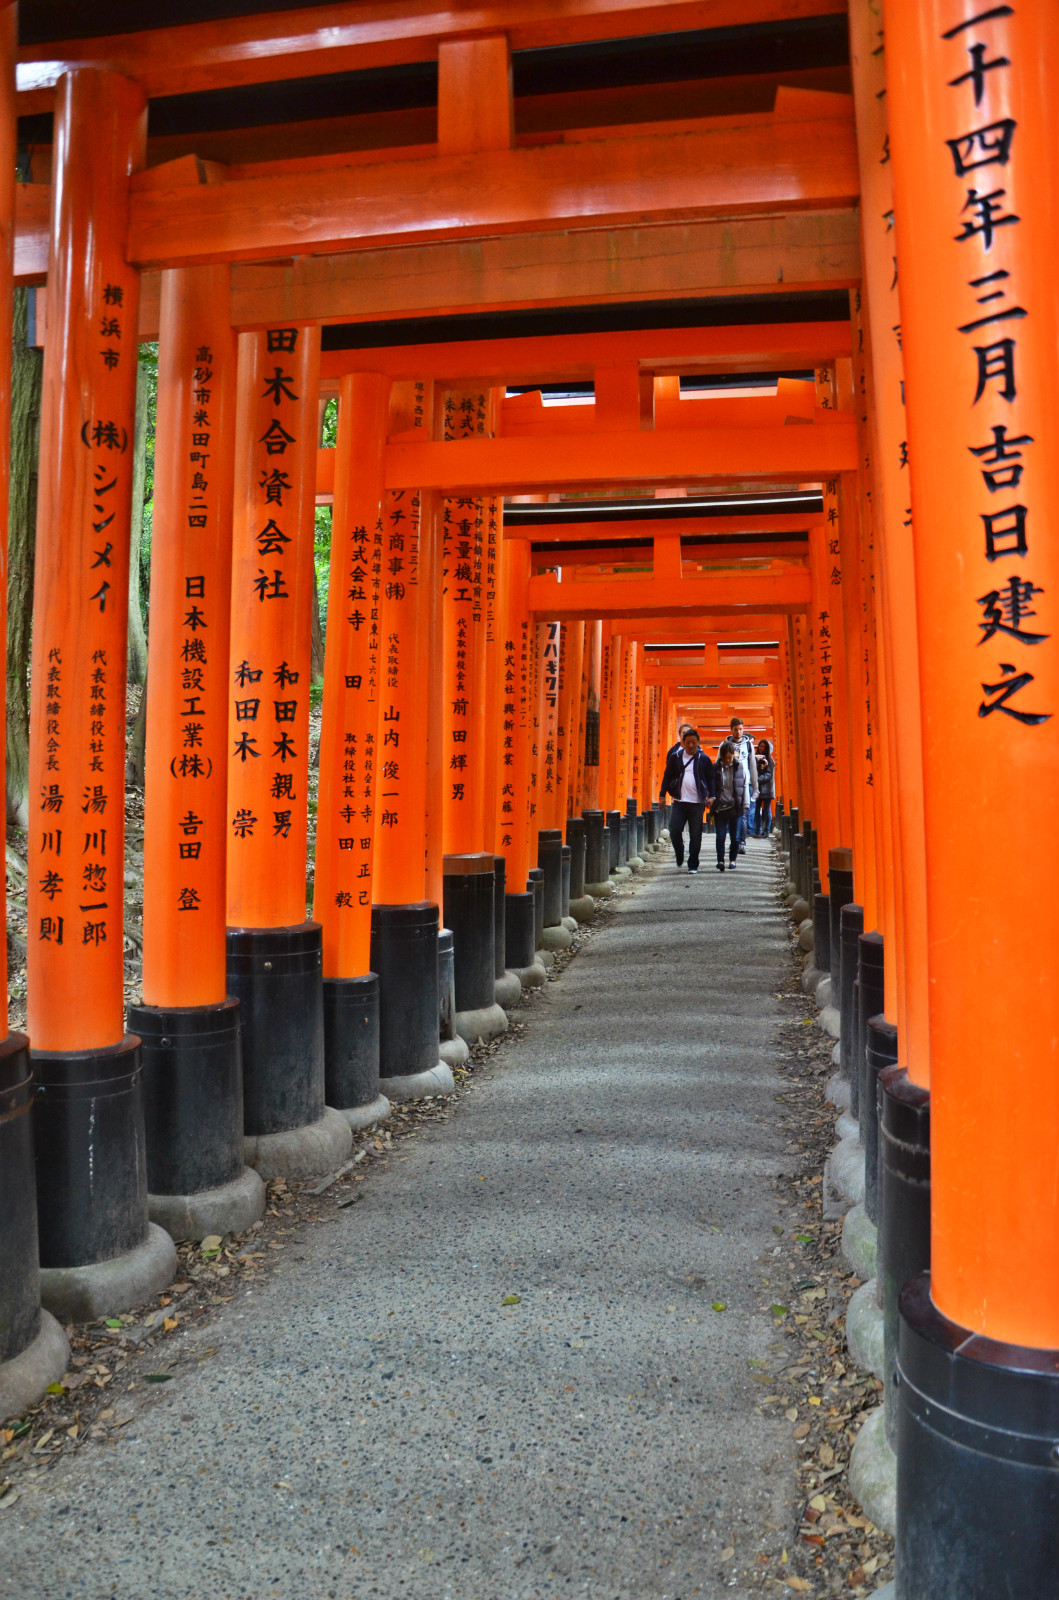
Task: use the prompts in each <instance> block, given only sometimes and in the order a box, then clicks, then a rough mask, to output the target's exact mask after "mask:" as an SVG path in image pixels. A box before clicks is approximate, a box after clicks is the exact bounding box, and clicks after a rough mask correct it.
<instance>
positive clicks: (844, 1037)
mask: <svg viewBox="0 0 1059 1600" xmlns="http://www.w3.org/2000/svg"><path fill="white" fill-rule="evenodd" d="M839 924H840V936H839V938H840V944H839V948H840V951H841V954H840V957H839V969H838V1010H839V1016H840V1017H841V1019H842V1021H841V1028H842V1032H841V1035H840V1056H839V1059H840V1063H841V1070H842V1076H843V1077H844V1078H845V1079H846V1080H847V1082H848V1083H849V1086H850V1111H851V1113H852V1114H853V1115H854V1116H856V1115H857V1108H858V1103H859V1093H860V1079H859V1076H854V1056H855V1053H856V1046H855V1034H856V1023H857V1012H856V998H857V993H856V982H857V940H858V939H859V938H860V936H861V934H862V933H863V932H864V910H863V907H861V906H858V905H846V906H843V907H842V912H841V916H840V918H839Z"/></svg>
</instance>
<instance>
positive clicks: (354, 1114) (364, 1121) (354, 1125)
mask: <svg viewBox="0 0 1059 1600" xmlns="http://www.w3.org/2000/svg"><path fill="white" fill-rule="evenodd" d="M469 1053H470V1052H468V1054H469ZM342 1115H343V1116H344V1117H345V1119H346V1121H347V1122H348V1123H349V1131H350V1132H351V1133H361V1132H362V1131H363V1130H364V1129H365V1128H374V1126H375V1124H376V1123H377V1122H386V1121H388V1119H389V1116H390V1102H389V1101H388V1100H387V1098H386V1096H385V1095H384V1094H377V1095H376V1096H375V1099H374V1100H372V1101H370V1102H369V1104H368V1105H366V1106H343V1108H342Z"/></svg>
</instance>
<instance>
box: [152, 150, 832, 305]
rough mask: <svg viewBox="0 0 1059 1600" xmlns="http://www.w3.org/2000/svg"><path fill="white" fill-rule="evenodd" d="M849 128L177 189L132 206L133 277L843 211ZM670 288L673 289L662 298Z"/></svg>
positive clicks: (506, 155) (501, 153)
mask: <svg viewBox="0 0 1059 1600" xmlns="http://www.w3.org/2000/svg"><path fill="white" fill-rule="evenodd" d="M857 193H858V175H857V155H856V144H855V137H854V132H853V126H852V123H849V122H845V121H836V120H833V119H831V120H821V121H817V122H813V121H806V122H784V121H775V120H773V119H771V118H769V119H762V120H760V121H758V122H755V123H743V124H738V125H735V126H725V127H722V128H709V129H708V130H706V131H703V130H702V129H700V130H697V131H695V132H686V133H679V134H658V135H654V136H649V137H643V138H632V139H605V140H598V141H597V140H589V141H585V142H576V143H572V144H554V145H544V146H539V147H536V148H530V149H518V150H491V151H483V152H480V153H478V154H475V155H470V156H466V155H462V156H436V157H434V158H433V159H430V160H422V161H395V162H380V163H378V164H377V165H368V166H355V167H343V168H339V169H337V170H336V169H332V168H328V169H326V170H325V171H322V172H312V171H310V172H299V173H297V174H283V175H273V176H270V177H262V178H243V179H239V180H236V181H233V182H230V183H223V184H209V185H203V186H193V185H185V186H181V187H174V188H172V189H156V190H150V191H148V192H146V193H139V194H136V195H135V196H133V198H132V202H131V206H130V219H129V245H128V251H129V258H130V260H132V261H134V262H136V263H137V264H138V265H140V266H141V267H152V266H154V267H158V266H183V265H191V264H193V263H196V262H207V261H217V260H222V259H230V260H233V261H249V260H254V259H259V260H260V259H267V258H268V257H270V256H272V257H275V256H282V255H304V254H307V253H326V252H329V251H335V250H343V249H345V250H351V249H357V248H360V247H362V246H365V245H379V244H382V243H393V244H397V243H411V242H413V241H422V242H426V241H427V240H430V239H442V238H453V237H456V236H458V237H459V238H460V239H461V240H465V241H467V243H468V245H469V244H470V243H471V241H472V240H473V237H474V236H475V235H479V234H482V235H484V234H496V233H516V232H528V231H535V230H546V229H553V228H555V229H560V228H568V227H577V226H579V225H580V226H585V225H586V224H587V223H589V222H591V223H592V225H593V226H599V227H606V226H612V225H614V224H617V223H632V222H640V223H644V222H666V221H673V220H675V219H677V218H684V217H703V216H709V215H713V216H721V215H723V216H726V217H729V216H730V217H739V216H747V215H754V214H759V213H765V212H770V211H811V210H836V209H845V208H847V207H850V206H852V205H853V203H854V201H855V200H856V197H857ZM670 292H672V291H670Z"/></svg>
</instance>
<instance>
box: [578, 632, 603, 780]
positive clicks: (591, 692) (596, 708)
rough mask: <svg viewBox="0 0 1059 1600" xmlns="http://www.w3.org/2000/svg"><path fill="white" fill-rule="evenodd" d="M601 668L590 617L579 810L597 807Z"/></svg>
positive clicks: (599, 642) (599, 636) (600, 643)
mask: <svg viewBox="0 0 1059 1600" xmlns="http://www.w3.org/2000/svg"><path fill="white" fill-rule="evenodd" d="M602 670H603V623H602V622H601V621H600V620H599V618H598V617H597V618H594V619H592V620H591V621H589V622H586V623H585V689H584V701H585V740H584V753H583V755H582V757H581V763H582V780H581V809H582V810H584V811H593V810H598V809H599V808H600V805H601V799H600V774H599V753H600V752H599V735H600V718H601V714H602V713H601V703H600V690H601V686H602Z"/></svg>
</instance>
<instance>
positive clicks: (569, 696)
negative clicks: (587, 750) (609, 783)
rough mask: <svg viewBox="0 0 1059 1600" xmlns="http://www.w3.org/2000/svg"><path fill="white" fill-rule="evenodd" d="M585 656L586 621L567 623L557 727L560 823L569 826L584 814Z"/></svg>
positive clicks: (564, 635)
mask: <svg viewBox="0 0 1059 1600" xmlns="http://www.w3.org/2000/svg"><path fill="white" fill-rule="evenodd" d="M584 656H585V624H584V622H565V623H564V624H563V636H562V647H561V650H560V655H559V664H560V670H559V725H558V728H557V730H556V739H557V743H558V751H557V754H558V762H557V768H556V791H557V793H556V811H555V815H556V818H557V820H556V823H555V826H556V827H557V828H565V827H566V822H567V818H569V817H576V816H579V815H580V812H581V807H580V804H579V783H578V768H579V763H578V745H579V743H581V742H583V741H581V740H580V738H579V734H580V726H581V688H582V682H583V669H584Z"/></svg>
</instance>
